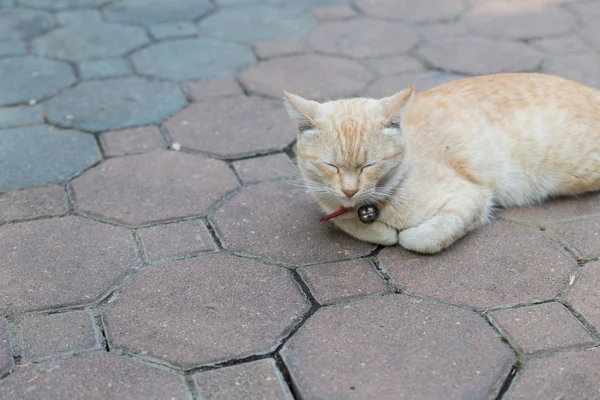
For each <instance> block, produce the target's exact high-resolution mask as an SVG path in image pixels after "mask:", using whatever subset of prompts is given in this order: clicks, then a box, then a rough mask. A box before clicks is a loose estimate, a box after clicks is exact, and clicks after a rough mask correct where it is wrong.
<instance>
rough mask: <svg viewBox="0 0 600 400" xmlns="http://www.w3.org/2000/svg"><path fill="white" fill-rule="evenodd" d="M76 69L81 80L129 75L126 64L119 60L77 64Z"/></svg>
mask: <svg viewBox="0 0 600 400" xmlns="http://www.w3.org/2000/svg"><path fill="white" fill-rule="evenodd" d="M78 68H79V77H80V78H81V79H94V78H112V77H115V76H124V75H129V73H130V72H129V67H128V66H127V63H126V62H125V60H123V59H121V58H114V59H110V60H96V61H84V62H80V63H79V64H78Z"/></svg>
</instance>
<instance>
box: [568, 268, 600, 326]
mask: <svg viewBox="0 0 600 400" xmlns="http://www.w3.org/2000/svg"><path fill="white" fill-rule="evenodd" d="M598 288H600V263H598V262H594V263H589V264H587V265H585V266H584V267H583V271H582V272H581V275H580V276H579V279H578V280H577V282H576V283H575V284H574V285H573V286H572V287H571V289H570V291H569V293H568V294H567V296H566V299H567V301H568V302H569V303H571V304H572V305H573V307H574V308H575V309H576V310H577V311H578V312H579V313H581V314H582V315H583V316H584V317H585V318H586V319H587V320H588V321H589V322H590V323H592V324H593V325H594V326H595V327H596V329H597V330H599V331H600V306H599V305H600V292H599V291H598Z"/></svg>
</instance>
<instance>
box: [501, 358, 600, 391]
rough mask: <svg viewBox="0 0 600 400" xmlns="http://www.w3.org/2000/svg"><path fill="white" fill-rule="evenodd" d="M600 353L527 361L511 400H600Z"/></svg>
mask: <svg viewBox="0 0 600 400" xmlns="http://www.w3.org/2000/svg"><path fill="white" fill-rule="evenodd" d="M598 365H600V350H598V349H589V350H585V351H580V352H573V353H561V354H555V355H553V356H550V357H547V358H541V359H537V360H536V359H534V360H529V361H527V364H526V365H525V368H524V371H523V372H522V373H521V374H520V376H518V377H517V378H516V382H515V383H513V385H512V388H511V390H510V391H509V392H508V393H507V395H506V396H504V397H505V398H506V399H508V400H547V399H582V400H583V399H597V398H598V394H599V393H600V368H598Z"/></svg>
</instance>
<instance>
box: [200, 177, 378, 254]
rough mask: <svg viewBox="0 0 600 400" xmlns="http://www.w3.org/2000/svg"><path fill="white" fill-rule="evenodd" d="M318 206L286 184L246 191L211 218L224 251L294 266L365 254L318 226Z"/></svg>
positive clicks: (329, 227) (365, 248)
mask: <svg viewBox="0 0 600 400" xmlns="http://www.w3.org/2000/svg"><path fill="white" fill-rule="evenodd" d="M322 216H323V214H322V212H321V211H320V209H319V207H318V205H317V204H316V203H315V201H314V200H313V199H312V197H310V196H309V195H308V194H307V193H306V192H305V190H304V189H299V188H296V187H295V186H293V185H291V184H290V183H289V182H276V183H269V184H263V185H257V186H253V187H250V188H246V189H243V190H241V191H240V192H239V193H237V194H236V195H235V196H234V197H233V198H231V199H230V200H229V201H228V202H227V203H226V204H225V205H223V206H222V207H221V208H220V209H219V210H217V211H215V212H214V213H213V214H212V215H211V217H210V218H211V219H212V220H213V221H214V222H215V225H216V228H217V231H218V232H219V234H220V236H221V238H222V241H223V243H224V245H225V246H226V247H228V248H231V249H234V250H237V251H241V252H245V253H250V254H254V255H260V256H263V257H266V258H268V259H271V260H277V261H281V262H285V263H291V264H295V265H300V264H308V263H314V262H318V261H334V260H341V259H344V258H350V257H355V256H358V255H364V254H368V253H369V252H370V251H372V250H373V249H374V248H375V246H374V245H371V244H368V243H365V242H359V241H357V240H355V239H353V238H351V237H350V236H349V235H347V234H345V233H343V232H342V231H340V230H338V229H337V228H335V227H334V226H333V224H330V223H320V222H319V218H321V217H322Z"/></svg>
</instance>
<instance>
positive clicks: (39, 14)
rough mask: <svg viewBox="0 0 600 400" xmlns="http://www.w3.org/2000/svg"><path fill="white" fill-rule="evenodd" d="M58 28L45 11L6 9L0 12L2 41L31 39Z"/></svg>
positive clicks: (0, 36)
mask: <svg viewBox="0 0 600 400" xmlns="http://www.w3.org/2000/svg"><path fill="white" fill-rule="evenodd" d="M55 26H56V23H55V22H54V20H53V19H52V16H51V15H50V14H48V13H46V12H43V11H34V10H25V9H19V8H6V9H2V10H0V40H7V39H29V38H31V37H33V36H37V35H39V34H41V33H44V32H46V31H48V30H50V29H52V28H54V27H55Z"/></svg>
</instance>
